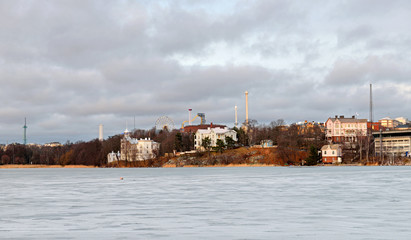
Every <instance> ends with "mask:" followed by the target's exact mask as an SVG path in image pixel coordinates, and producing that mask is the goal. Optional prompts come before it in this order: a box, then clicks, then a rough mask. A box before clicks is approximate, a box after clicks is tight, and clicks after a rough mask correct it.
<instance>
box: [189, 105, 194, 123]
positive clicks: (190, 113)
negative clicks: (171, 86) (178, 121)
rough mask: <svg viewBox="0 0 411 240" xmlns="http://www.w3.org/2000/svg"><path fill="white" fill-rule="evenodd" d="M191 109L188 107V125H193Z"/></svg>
mask: <svg viewBox="0 0 411 240" xmlns="http://www.w3.org/2000/svg"><path fill="white" fill-rule="evenodd" d="M191 110H193V109H191V108H190V109H188V125H191Z"/></svg>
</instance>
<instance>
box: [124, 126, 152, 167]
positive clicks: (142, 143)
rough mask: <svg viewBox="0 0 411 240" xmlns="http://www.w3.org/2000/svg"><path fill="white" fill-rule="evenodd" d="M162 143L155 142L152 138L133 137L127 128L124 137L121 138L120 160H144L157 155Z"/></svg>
mask: <svg viewBox="0 0 411 240" xmlns="http://www.w3.org/2000/svg"><path fill="white" fill-rule="evenodd" d="M159 149H160V143H157V142H154V141H153V140H151V139H150V138H145V139H139V140H137V138H131V137H130V132H129V131H128V130H127V129H126V131H125V132H124V137H123V139H121V151H120V160H122V161H144V160H147V159H152V158H155V157H156V156H157V152H158V150H159Z"/></svg>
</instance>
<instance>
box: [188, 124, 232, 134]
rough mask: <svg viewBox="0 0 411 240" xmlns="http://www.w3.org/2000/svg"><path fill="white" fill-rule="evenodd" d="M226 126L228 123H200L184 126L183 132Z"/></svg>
mask: <svg viewBox="0 0 411 240" xmlns="http://www.w3.org/2000/svg"><path fill="white" fill-rule="evenodd" d="M217 127H218V128H225V127H227V126H226V125H220V124H213V123H210V124H200V125H187V126H184V128H182V132H186V133H195V132H197V130H198V129H208V128H217Z"/></svg>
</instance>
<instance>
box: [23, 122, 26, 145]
mask: <svg viewBox="0 0 411 240" xmlns="http://www.w3.org/2000/svg"><path fill="white" fill-rule="evenodd" d="M23 129H24V136H23V144H24V145H26V144H27V135H26V131H27V122H26V118H24V126H23Z"/></svg>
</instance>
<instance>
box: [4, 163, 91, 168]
mask: <svg viewBox="0 0 411 240" xmlns="http://www.w3.org/2000/svg"><path fill="white" fill-rule="evenodd" d="M0 168H94V166H86V165H65V166H61V165H40V164H27V165H23V164H22V165H20V164H7V165H0Z"/></svg>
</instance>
